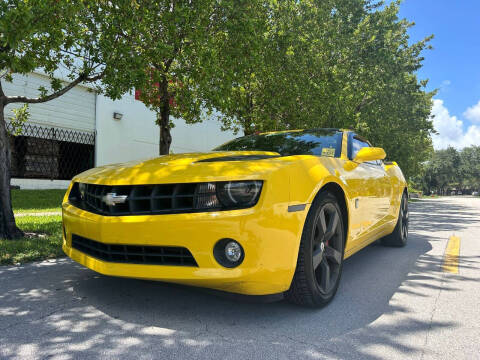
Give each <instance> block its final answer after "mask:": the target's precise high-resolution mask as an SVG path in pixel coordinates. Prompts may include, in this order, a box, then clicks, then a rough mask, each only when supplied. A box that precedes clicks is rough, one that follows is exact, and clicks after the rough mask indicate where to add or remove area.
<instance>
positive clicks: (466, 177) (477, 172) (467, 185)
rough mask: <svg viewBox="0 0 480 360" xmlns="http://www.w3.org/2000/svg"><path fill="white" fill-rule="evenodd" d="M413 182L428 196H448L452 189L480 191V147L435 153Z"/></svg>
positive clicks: (449, 149)
mask: <svg viewBox="0 0 480 360" xmlns="http://www.w3.org/2000/svg"><path fill="white" fill-rule="evenodd" d="M413 180H414V184H415V185H416V186H417V187H421V188H422V189H423V191H424V192H425V193H427V194H429V193H431V192H432V191H436V192H437V193H438V194H446V191H447V190H448V189H452V188H455V189H457V190H459V189H461V190H465V189H471V190H480V146H470V147H466V148H464V149H462V150H460V151H458V150H456V149H455V148H453V147H449V148H447V149H445V150H437V151H435V152H434V153H433V154H432V156H431V158H430V159H429V160H428V161H427V162H425V163H424V164H423V168H422V172H421V174H420V176H417V177H415V178H414V179H413Z"/></svg>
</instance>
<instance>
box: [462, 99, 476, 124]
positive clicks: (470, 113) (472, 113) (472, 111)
mask: <svg viewBox="0 0 480 360" xmlns="http://www.w3.org/2000/svg"><path fill="white" fill-rule="evenodd" d="M463 116H465V117H466V118H467V119H468V120H470V121H471V122H475V123H480V101H479V102H478V103H477V104H476V105H473V106H471V107H469V108H468V109H467V111H465V112H464V113H463Z"/></svg>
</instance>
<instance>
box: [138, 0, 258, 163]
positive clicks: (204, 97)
mask: <svg viewBox="0 0 480 360" xmlns="http://www.w3.org/2000/svg"><path fill="white" fill-rule="evenodd" d="M262 4H263V2H261V1H247V0H242V1H238V0H223V1H213V0H202V1H191V2H190V1H189V2H172V1H167V0H165V1H143V2H142V6H141V7H139V8H137V9H136V10H135V11H134V12H133V14H132V15H131V16H133V18H135V19H137V21H136V22H137V24H138V26H137V32H138V33H140V34H141V36H140V37H139V38H138V41H139V44H138V46H137V47H136V49H135V51H137V53H138V54H139V56H140V57H141V58H146V59H148V68H146V69H145V72H144V76H143V77H139V78H138V79H137V80H136V87H137V88H138V89H140V90H141V92H140V99H141V100H142V101H143V102H144V103H145V104H146V105H147V106H149V107H150V108H152V109H153V110H154V111H156V112H157V124H158V125H159V126H160V146H159V152H160V154H168V153H169V149H170V144H171V142H172V137H171V134H170V130H171V128H172V126H173V125H174V124H173V122H172V121H171V120H170V116H173V117H174V118H182V119H183V120H185V122H186V123H189V124H192V123H196V122H200V121H202V120H203V118H204V117H205V115H207V114H210V113H211V111H213V106H212V101H210V99H211V98H212V97H216V98H218V97H222V96H223V95H224V94H225V92H221V91H216V92H213V91H212V88H211V85H212V82H215V83H216V84H218V87H217V90H218V89H220V88H229V87H232V83H233V81H234V78H235V76H236V74H237V73H239V72H242V71H243V68H245V67H246V66H248V64H249V63H250V62H251V61H250V60H249V59H248V58H245V57H244V58H243V60H239V59H240V58H238V57H237V58H236V59H237V61H236V63H235V64H232V63H228V64H227V63H222V62H218V61H216V59H217V57H218V53H219V49H220V47H221V49H222V50H225V51H229V53H230V54H232V51H236V49H237V46H238V41H239V40H241V41H247V40H248V42H249V43H255V42H256V41H257V40H258V35H256V34H260V35H261V33H259V31H258V30H257V29H258V27H259V24H261V21H259V19H261V17H262V14H263V7H262Z"/></svg>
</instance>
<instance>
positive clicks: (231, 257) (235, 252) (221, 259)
mask: <svg viewBox="0 0 480 360" xmlns="http://www.w3.org/2000/svg"><path fill="white" fill-rule="evenodd" d="M213 256H214V257H215V260H217V262H218V263H219V264H220V265H222V266H224V267H227V268H234V267H237V266H238V265H240V264H241V263H242V262H243V258H244V257H245V253H244V252H243V248H242V245H240V244H239V243H238V242H237V241H235V240H233V239H221V240H219V241H218V242H217V243H216V244H215V246H214V248H213Z"/></svg>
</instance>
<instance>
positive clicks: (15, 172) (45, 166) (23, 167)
mask: <svg viewBox="0 0 480 360" xmlns="http://www.w3.org/2000/svg"><path fill="white" fill-rule="evenodd" d="M7 131H8V133H9V137H10V148H11V149H12V163H11V177H15V178H37V179H38V178H42V179H52V180H53V179H59V180H70V179H71V178H72V177H73V176H74V175H76V174H78V173H80V172H82V171H85V170H87V169H90V168H92V167H93V166H94V157H95V133H89V132H84V131H76V130H68V129H59V128H53V127H52V128H49V127H44V126H38V125H33V124H24V125H23V126H22V130H21V133H20V134H19V135H15V134H14V127H13V125H12V124H11V123H7Z"/></svg>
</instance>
